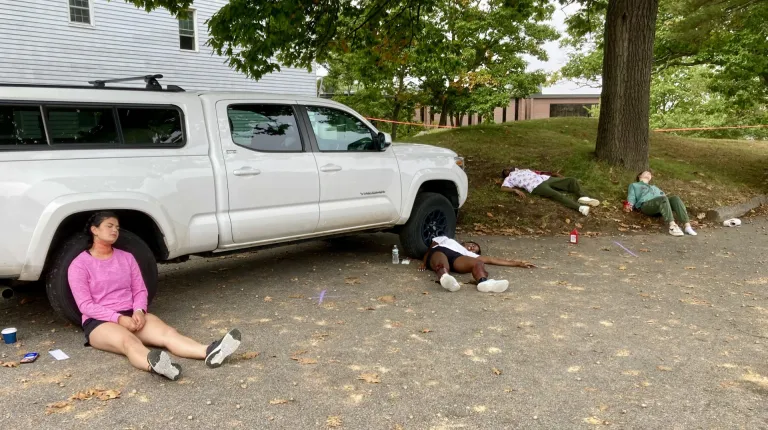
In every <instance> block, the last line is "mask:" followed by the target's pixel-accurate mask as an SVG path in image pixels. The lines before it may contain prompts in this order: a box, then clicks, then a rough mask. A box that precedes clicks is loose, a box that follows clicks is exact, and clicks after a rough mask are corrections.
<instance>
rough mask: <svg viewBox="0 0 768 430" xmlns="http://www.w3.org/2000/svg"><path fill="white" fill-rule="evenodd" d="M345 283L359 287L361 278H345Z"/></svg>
mask: <svg viewBox="0 0 768 430" xmlns="http://www.w3.org/2000/svg"><path fill="white" fill-rule="evenodd" d="M344 283H345V284H349V285H358V284H360V278H357V277H350V278H344Z"/></svg>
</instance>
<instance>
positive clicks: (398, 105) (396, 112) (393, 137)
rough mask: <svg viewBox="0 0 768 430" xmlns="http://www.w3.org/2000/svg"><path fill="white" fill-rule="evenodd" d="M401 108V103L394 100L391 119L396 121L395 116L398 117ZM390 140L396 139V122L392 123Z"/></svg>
mask: <svg viewBox="0 0 768 430" xmlns="http://www.w3.org/2000/svg"><path fill="white" fill-rule="evenodd" d="M402 108H403V105H402V103H400V102H399V101H396V102H395V109H394V110H393V111H392V121H397V118H399V117H400V110H401V109H402ZM391 134H392V140H393V141H394V140H395V139H397V123H396V122H393V123H392V133H391Z"/></svg>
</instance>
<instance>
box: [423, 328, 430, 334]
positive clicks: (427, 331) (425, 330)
mask: <svg viewBox="0 0 768 430" xmlns="http://www.w3.org/2000/svg"><path fill="white" fill-rule="evenodd" d="M421 332H422V333H432V330H430V329H428V328H423V329H421Z"/></svg>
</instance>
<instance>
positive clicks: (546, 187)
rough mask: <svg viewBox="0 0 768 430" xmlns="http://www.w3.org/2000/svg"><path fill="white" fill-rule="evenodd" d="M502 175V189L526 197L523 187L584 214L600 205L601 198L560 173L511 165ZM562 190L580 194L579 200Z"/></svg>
mask: <svg viewBox="0 0 768 430" xmlns="http://www.w3.org/2000/svg"><path fill="white" fill-rule="evenodd" d="M501 177H502V179H504V182H503V183H502V184H501V190H502V191H505V192H508V193H515V194H517V195H518V196H520V197H525V193H523V192H522V191H520V189H523V190H525V191H528V192H529V193H531V194H534V195H537V196H541V197H545V198H548V199H551V200H554V201H556V202H558V203H560V204H562V205H564V206H565V207H568V208H571V209H573V210H576V211H579V212H581V214H582V215H584V216H587V215H589V207H590V206H593V207H594V206H599V205H600V201H599V200H596V199H593V198H591V197H589V196H587V194H586V193H585V192H584V190H582V189H581V185H579V181H578V180H576V179H575V178H564V177H562V176H561V175H560V174H558V173H551V172H539V171H536V170H530V169H521V168H518V167H511V168H508V169H504V170H502V171H501ZM562 191H564V192H568V193H571V194H574V195H576V196H578V200H576V201H574V200H573V199H570V198H568V197H566V196H565V195H563V194H562Z"/></svg>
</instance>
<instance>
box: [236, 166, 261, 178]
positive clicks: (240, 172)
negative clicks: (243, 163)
mask: <svg viewBox="0 0 768 430" xmlns="http://www.w3.org/2000/svg"><path fill="white" fill-rule="evenodd" d="M232 174H233V175H235V176H256V175H258V174H261V170H259V169H254V168H253V167H243V168H242V169H237V170H235V171H234V172H232Z"/></svg>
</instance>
